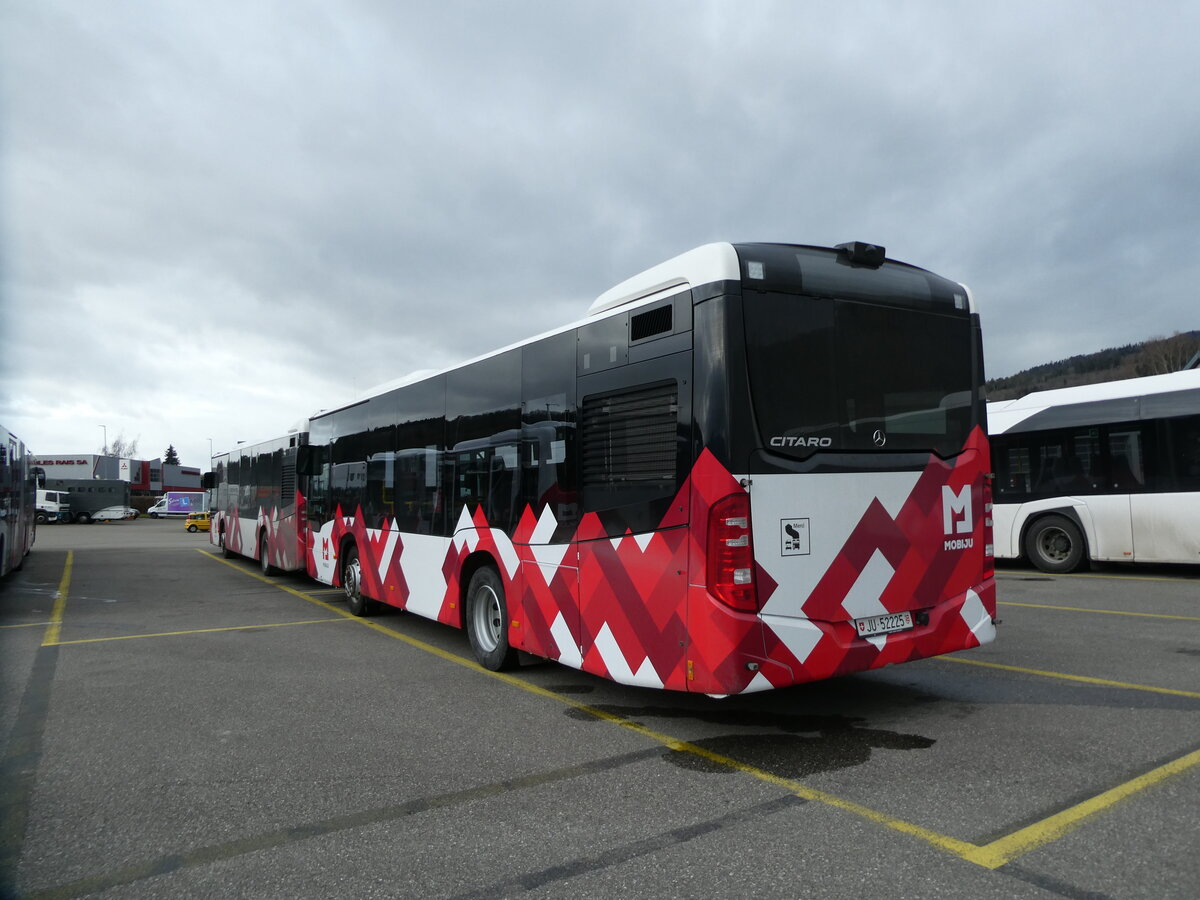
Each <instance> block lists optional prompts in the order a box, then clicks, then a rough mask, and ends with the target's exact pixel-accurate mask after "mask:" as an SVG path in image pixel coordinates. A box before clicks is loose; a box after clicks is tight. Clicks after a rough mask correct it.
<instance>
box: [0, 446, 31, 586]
mask: <svg viewBox="0 0 1200 900" xmlns="http://www.w3.org/2000/svg"><path fill="white" fill-rule="evenodd" d="M39 471H40V470H39V469H36V468H35V467H34V466H33V464H32V462H31V457H30V454H29V451H27V450H26V449H25V444H24V443H23V442H22V441H21V440H19V439H18V438H17V436H16V435H14V434H12V433H11V432H10V431H8V429H6V428H3V427H0V576H3V575H7V574H8V573H9V572H15V571H16V570H17V569H19V568H21V566H23V565H24V564H25V557H26V556H28V555H29V551H30V550H31V549H32V548H33V542H34V539H35V537H36V535H37V473H38V472H39Z"/></svg>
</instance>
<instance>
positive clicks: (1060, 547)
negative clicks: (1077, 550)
mask: <svg viewBox="0 0 1200 900" xmlns="http://www.w3.org/2000/svg"><path fill="white" fill-rule="evenodd" d="M1038 550H1039V551H1041V554H1042V556H1043V557H1045V558H1046V559H1048V560H1050V561H1051V562H1065V561H1066V559H1067V558H1068V557H1069V556H1070V555H1071V536H1070V535H1068V534H1067V533H1066V532H1065V531H1063V530H1062V529H1061V528H1047V529H1046V530H1045V531H1043V532H1042V533H1041V534H1040V535H1038Z"/></svg>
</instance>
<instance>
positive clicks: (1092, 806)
mask: <svg viewBox="0 0 1200 900" xmlns="http://www.w3.org/2000/svg"><path fill="white" fill-rule="evenodd" d="M1198 765H1200V750H1193V751H1192V752H1191V753H1188V754H1187V755H1186V756H1181V757H1180V758H1179V759H1176V760H1172V761H1171V762H1169V763H1167V764H1166V765H1162V766H1159V767H1158V768H1157V769H1152V770H1151V771H1149V772H1147V773H1146V774H1144V775H1139V776H1138V777H1137V778H1134V779H1131V780H1130V781H1126V782H1125V783H1124V784H1119V785H1117V786H1116V787H1115V788H1112V789H1111V790H1107V791H1105V792H1104V793H1102V794H1097V795H1096V796H1095V797H1092V798H1091V799H1089V800H1084V801H1083V802H1082V803H1077V804H1075V805H1074V806H1072V807H1070V808H1069V809H1064V810H1063V811H1062V812H1059V813H1055V814H1054V815H1052V816H1050V817H1049V818H1046V819H1043V820H1042V821H1040V822H1035V823H1033V824H1032V825H1029V826H1027V827H1025V828H1021V829H1019V830H1017V831H1014V832H1013V833H1012V834H1008V835H1005V836H1004V837H1002V838H1000V839H998V840H995V841H992V842H991V843H990V844H988V845H986V846H984V847H980V848H979V849H980V850H981V851H982V852H983V853H984V854H986V856H987V857H988V863H989V864H988V866H987V867H988V868H991V869H994V868H998V867H999V866H1002V865H1004V864H1005V863H1008V862H1012V860H1014V859H1016V858H1017V857H1018V856H1024V855H1025V854H1026V853H1028V852H1029V851H1031V850H1036V849H1037V848H1038V847H1043V846H1045V845H1046V844H1049V843H1051V842H1052V841H1056V840H1058V839H1059V838H1060V837H1062V836H1063V835H1065V834H1067V833H1069V832H1071V831H1074V830H1075V829H1076V828H1078V827H1079V826H1080V825H1082V824H1083V823H1084V822H1085V821H1086V820H1088V819H1090V818H1092V817H1093V816H1096V815H1099V814H1100V813H1102V812H1104V811H1105V810H1107V809H1109V808H1111V807H1113V806H1115V805H1116V804H1118V803H1120V802H1121V801H1122V800H1128V799H1129V798H1130V797H1132V796H1133V795H1134V794H1136V793H1138V792H1139V791H1144V790H1146V789H1147V788H1150V787H1154V786H1155V785H1158V784H1162V783H1163V782H1164V781H1166V780H1167V779H1169V778H1174V777H1175V776H1177V775H1182V774H1183V773H1184V772H1186V771H1188V770H1189V769H1194V768H1195V767H1196V766H1198ZM981 864H982V863H981Z"/></svg>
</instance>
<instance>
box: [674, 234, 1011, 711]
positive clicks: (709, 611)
mask: <svg viewBox="0 0 1200 900" xmlns="http://www.w3.org/2000/svg"><path fill="white" fill-rule="evenodd" d="M735 249H736V251H737V254H738V258H739V264H740V267H741V281H740V284H738V285H732V284H728V285H726V286H725V287H724V289H723V290H722V292H721V293H719V294H717V295H716V296H713V297H712V298H711V299H707V300H702V301H701V302H700V303H698V304H697V306H696V354H695V359H696V381H697V396H698V398H700V399H699V401H698V403H697V407H696V429H697V434H698V435H702V436H703V441H702V443H703V449H702V450H701V451H700V453H699V454H698V461H697V463H696V465H695V467H694V469H693V474H692V496H691V500H692V502H691V509H692V528H693V533H694V534H695V535H697V536H700V535H703V537H702V538H701V537H698V538H697V541H698V543H700V544H702V545H703V547H702V549H703V552H702V553H699V554H694V555H693V560H694V562H693V566H692V572H691V584H692V585H693V588H692V593H691V597H690V602H689V620H690V623H691V627H690V628H689V631H690V633H691V636H692V643H693V646H692V663H691V665H690V667H689V671H690V673H691V678H692V681H691V684H690V686H691V687H692V688H693V689H694V690H702V691H706V692H709V693H731V692H735V691H750V690H762V689H768V688H772V687H781V686H784V685H787V684H793V683H797V682H804V681H812V680H816V679H820V678H828V677H831V676H835V675H840V674H846V673H849V672H856V671H862V670H866V669H872V668H878V667H880V666H885V665H891V664H894V663H899V662H906V661H909V660H913V659H919V658H923V657H930V656H936V655H938V654H941V653H948V652H952V651H955V650H962V649H967V648H970V647H975V646H979V645H980V644H983V643H987V642H989V641H991V640H992V639H993V638H994V636H995V628H994V616H995V583H994V577H993V569H992V547H991V543H992V538H991V522H990V508H991V494H990V481H989V479H990V459H989V452H988V442H987V437H986V432H985V418H984V417H985V413H984V406H983V400H982V389H981V384H982V372H983V365H982V349H981V347H982V344H981V340H980V332H979V320H978V316H977V314H976V313H975V311H974V309H973V308H972V301H971V297H970V294H969V292H968V291H967V290H966V289H965V288H964V287H962V286H961V285H959V284H956V283H954V282H951V281H948V280H946V279H943V278H940V277H938V276H936V275H933V274H932V273H929V272H926V271H924V270H921V269H917V268H914V267H911V266H907V265H904V264H902V263H897V262H894V261H888V260H885V259H884V257H883V252H882V248H876V247H870V246H868V245H857V244H856V245H842V246H841V247H840V248H838V249H836V250H831V249H824V248H812V247H797V246H791V245H766V244H746V245H736V246H735ZM698 443H700V442H698Z"/></svg>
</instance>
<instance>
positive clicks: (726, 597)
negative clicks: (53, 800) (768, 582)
mask: <svg viewBox="0 0 1200 900" xmlns="http://www.w3.org/2000/svg"><path fill="white" fill-rule="evenodd" d="M708 590H709V593H711V594H712V595H713V596H714V597H716V598H717V599H718V600H720V601H721V602H722V603H724V604H725V605H726V606H731V607H733V608H734V609H740V610H744V611H746V612H758V590H757V588H756V587H755V585H754V542H753V541H752V540H751V536H750V495H749V494H730V495H729V496H728V497H723V498H722V499H720V500H718V501H717V502H716V503H714V504H713V505H712V508H711V509H709V511H708Z"/></svg>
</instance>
